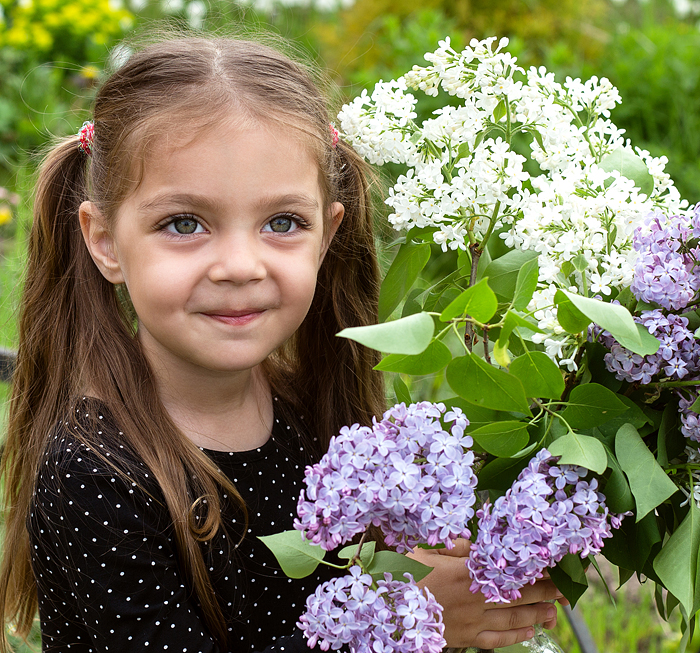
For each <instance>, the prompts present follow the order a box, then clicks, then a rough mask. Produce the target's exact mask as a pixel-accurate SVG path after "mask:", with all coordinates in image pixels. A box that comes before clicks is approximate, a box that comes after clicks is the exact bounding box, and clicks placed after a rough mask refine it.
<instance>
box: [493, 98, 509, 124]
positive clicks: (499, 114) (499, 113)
mask: <svg viewBox="0 0 700 653" xmlns="http://www.w3.org/2000/svg"><path fill="white" fill-rule="evenodd" d="M505 115H506V99H505V98H503V99H502V100H501V101H500V102H499V103H498V104H497V105H496V108H495V109H494V110H493V121H494V122H500V120H501V118H503V116H505Z"/></svg>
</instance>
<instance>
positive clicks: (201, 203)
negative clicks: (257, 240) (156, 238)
mask: <svg viewBox="0 0 700 653" xmlns="http://www.w3.org/2000/svg"><path fill="white" fill-rule="evenodd" d="M173 205H180V206H182V205H185V206H192V207H197V208H199V207H201V208H204V209H208V210H211V211H216V210H218V209H220V208H221V203H220V202H218V201H216V200H213V199H212V198H211V197H209V196H208V195H195V194H191V193H161V194H158V195H156V196H155V197H153V198H151V199H149V200H146V201H144V202H142V203H141V204H139V207H138V211H139V212H147V211H151V210H153V209H158V208H161V207H164V206H173ZM254 206H255V208H256V209H258V210H272V209H275V208H282V207H289V206H292V207H298V208H300V209H306V210H308V211H311V212H316V211H318V209H319V203H318V200H317V199H316V198H315V197H312V196H310V195H305V194H300V193H285V194H281V195H269V196H266V197H262V198H260V199H259V200H258V201H256V202H255V205H254Z"/></svg>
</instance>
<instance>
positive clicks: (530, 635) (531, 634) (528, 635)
mask: <svg viewBox="0 0 700 653" xmlns="http://www.w3.org/2000/svg"><path fill="white" fill-rule="evenodd" d="M534 636H535V629H534V628H528V630H527V633H526V634H525V637H526V638H527V639H532V638H533V637H534Z"/></svg>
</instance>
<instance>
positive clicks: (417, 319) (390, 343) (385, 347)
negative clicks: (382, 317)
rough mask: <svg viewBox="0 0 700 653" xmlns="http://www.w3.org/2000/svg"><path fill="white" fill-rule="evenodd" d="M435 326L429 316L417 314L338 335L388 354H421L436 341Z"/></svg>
mask: <svg viewBox="0 0 700 653" xmlns="http://www.w3.org/2000/svg"><path fill="white" fill-rule="evenodd" d="M434 331H435V325H434V323H433V318H432V317H430V315H428V313H416V314H415V315H409V316H408V317H402V318H401V319H400V320H394V321H393V322H384V324H371V325H370V326H363V327H350V328H349V329H343V330H342V331H341V332H340V333H337V334H336V335H337V336H339V337H340V338H349V339H350V340H355V341H356V342H359V343H360V344H362V345H365V347H371V348H372V349H378V350H379V351H383V352H385V353H387V354H411V355H413V354H420V353H421V352H422V351H425V349H426V348H427V347H428V345H429V344H430V341H431V340H432V339H433V332H434Z"/></svg>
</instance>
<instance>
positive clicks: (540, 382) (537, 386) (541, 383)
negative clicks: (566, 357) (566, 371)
mask: <svg viewBox="0 0 700 653" xmlns="http://www.w3.org/2000/svg"><path fill="white" fill-rule="evenodd" d="M509 372H510V373H511V374H512V375H513V376H515V377H517V378H518V379H520V382H521V383H522V384H523V387H524V388H525V394H526V395H527V396H528V397H537V398H542V397H544V398H546V399H559V397H561V395H562V393H563V392H564V377H563V375H562V372H561V370H560V369H559V367H558V366H557V364H556V363H555V362H554V361H552V359H551V358H550V357H549V356H547V354H545V353H544V352H542V351H527V352H525V353H524V354H523V355H522V356H518V358H516V359H515V360H514V361H513V362H512V363H511V364H510V368H509Z"/></svg>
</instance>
